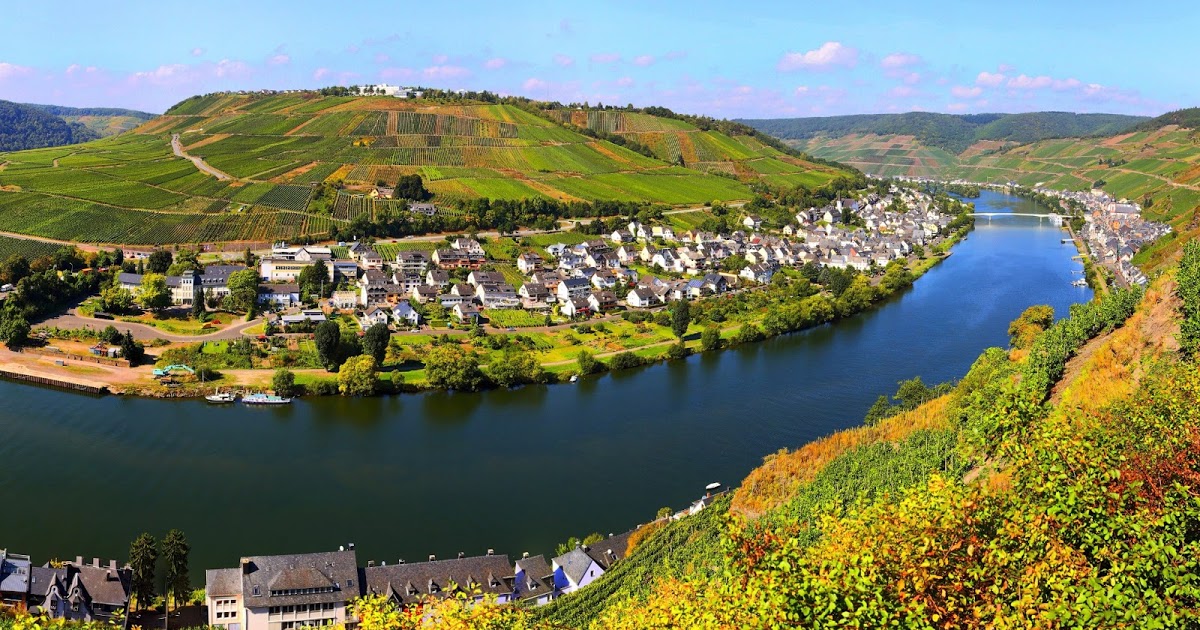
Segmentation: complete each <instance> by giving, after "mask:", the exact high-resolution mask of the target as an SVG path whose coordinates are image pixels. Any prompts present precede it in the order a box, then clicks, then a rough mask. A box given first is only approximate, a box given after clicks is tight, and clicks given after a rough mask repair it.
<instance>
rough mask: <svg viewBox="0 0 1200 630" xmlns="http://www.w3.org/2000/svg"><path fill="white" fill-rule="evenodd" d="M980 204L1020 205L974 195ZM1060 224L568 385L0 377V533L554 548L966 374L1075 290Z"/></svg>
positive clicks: (117, 540) (1080, 292)
mask: <svg viewBox="0 0 1200 630" xmlns="http://www.w3.org/2000/svg"><path fill="white" fill-rule="evenodd" d="M976 204H977V209H978V210H979V211H981V212H983V211H989V212H1004V211H1013V212H1018V211H1019V212H1030V211H1033V209H1034V206H1033V205H1032V203H1031V202H1028V201H1024V200H1020V199H1016V198H1013V197H1007V196H1004V195H1001V194H998V193H994V192H990V191H985V192H984V193H983V196H982V197H981V198H980V199H978V200H976ZM1036 211H1041V212H1044V211H1045V210H1044V209H1038V210H1036ZM1062 234H1063V233H1062V232H1061V231H1059V230H1058V229H1056V228H1053V227H1050V226H1049V223H1048V222H1041V223H1039V220H1038V219H1034V218H1018V217H1004V218H999V219H994V220H992V221H990V222H988V221H986V220H982V219H981V220H980V221H979V222H978V225H977V227H976V229H975V231H973V232H972V233H971V234H970V236H969V237H968V238H967V239H966V240H965V241H963V242H962V243H960V244H959V245H957V246H956V247H955V249H954V254H953V255H952V256H950V257H949V258H948V259H947V260H945V261H943V262H942V263H941V264H939V265H938V266H936V267H934V268H933V269H932V270H931V271H929V272H928V273H927V274H926V275H925V276H924V277H923V278H921V279H920V280H919V281H918V282H917V283H916V285H915V286H914V287H913V288H912V289H910V290H908V291H907V292H905V293H904V294H902V295H900V296H897V297H895V298H893V299H892V300H890V301H889V302H888V303H887V304H884V305H883V306H881V307H880V308H878V309H876V310H874V311H872V312H870V313H866V314H863V315H860V316H858V317H855V318H852V319H850V320H847V321H843V322H840V323H838V324H836V325H830V326H823V327H820V328H816V329H813V330H809V331H806V332H802V333H797V334H792V335H787V336H784V337H780V338H776V339H772V340H769V341H766V342H763V343H759V344H752V345H749V346H744V347H740V348H735V349H732V350H725V351H721V352H717V353H709V354H706V355H698V356H692V357H689V358H688V359H687V360H685V361H681V362H675V363H671V364H659V365H655V366H650V367H645V368H640V369H636V370H633V371H629V372H622V373H617V374H610V375H606V376H603V377H600V378H597V379H585V380H583V381H581V382H579V383H578V384H575V385H554V386H546V387H526V388H521V389H517V390H511V391H508V390H505V391H492V392H486V393H482V394H460V393H456V394H445V393H430V394H421V395H404V396H398V397H389V398H378V399H368V400H346V399H338V398H328V399H317V400H311V401H310V400H305V401H301V402H299V403H297V404H293V405H291V406H289V407H284V408H275V409H255V408H246V407H244V406H241V405H236V406H228V407H211V406H207V405H205V404H204V403H203V402H178V401H162V400H146V399H128V398H120V397H115V396H109V397H104V398H93V397H88V396H82V395H77V394H71V393H64V392H60V391H56V390H51V389H44V388H38V387H32V386H27V385H18V384H15V383H11V382H7V381H3V382H0V398H2V399H3V401H4V404H3V407H2V408H0V505H3V506H4V508H3V510H4V517H3V519H2V520H0V548H3V547H7V548H8V549H9V550H11V551H14V552H20V553H30V554H33V555H34V560H35V562H38V563H41V562H44V561H46V560H47V559H49V558H52V557H57V558H73V557H75V556H76V555H82V556H85V557H89V558H90V557H93V556H96V557H102V558H110V557H116V558H120V559H124V558H125V557H126V555H127V552H128V545H129V541H131V540H132V539H133V538H134V537H135V536H137V534H139V533H140V532H142V531H149V532H151V533H153V534H155V535H156V536H162V535H163V534H164V533H166V531H167V530H168V529H170V528H172V527H178V528H180V529H183V530H184V531H185V532H186V534H187V535H188V538H189V540H190V542H191V544H192V576H193V581H195V582H197V583H199V582H202V580H203V569H206V568H214V567H221V566H235V565H236V564H237V562H238V558H239V557H240V556H243V555H251V554H271V553H287V552H306V551H320V550H329V549H336V548H337V547H338V546H339V545H341V544H345V543H349V542H353V543H356V544H357V549H358V551H359V559H360V562H362V563H364V564H365V562H366V560H368V559H374V560H386V561H390V562H394V561H396V560H397V559H398V558H406V559H409V560H420V559H424V558H425V557H426V556H427V555H428V554H431V553H432V554H437V555H438V556H439V557H452V556H453V554H455V553H457V552H459V551H464V552H466V553H468V554H469V555H470V554H478V553H483V552H484V551H485V550H486V549H487V548H495V549H496V551H497V553H507V554H509V555H510V556H515V557H520V554H521V552H522V551H529V552H531V553H532V554H537V553H547V554H550V553H551V552H552V551H553V548H554V545H555V544H556V543H557V542H559V541H562V540H565V539H566V538H567V537H568V536H571V535H576V536H583V535H586V534H588V533H590V532H593V531H598V532H602V533H607V532H621V531H624V530H627V529H629V528H630V527H632V526H634V525H636V524H638V523H641V522H645V521H647V520H649V519H651V518H652V517H653V516H654V513H655V512H656V511H657V510H658V508H660V507H662V506H672V507H675V508H679V507H683V506H685V505H686V504H687V503H688V502H689V501H690V500H693V499H695V498H696V497H698V496H699V495H700V494H701V493H702V491H703V490H702V489H703V487H704V486H705V484H707V483H709V482H712V481H721V482H725V483H727V484H731V485H736V484H737V483H739V482H740V481H741V479H742V478H743V477H744V476H745V475H746V473H747V472H748V471H749V470H750V469H751V468H753V467H754V466H756V465H757V464H758V463H759V462H760V461H761V459H762V457H763V456H764V455H766V454H768V453H771V452H774V451H776V450H778V449H779V448H782V447H796V446H799V445H801V444H804V443H806V442H809V441H811V440H813V439H815V438H818V437H820V436H823V435H827V434H829V433H831V432H833V431H837V430H839V429H843V428H847V427H850V426H854V425H856V424H859V423H860V422H861V419H862V416H863V414H864V413H865V412H866V410H867V408H868V407H869V406H870V405H871V403H872V402H873V401H874V399H875V397H876V396H878V395H879V394H881V393H890V392H892V391H894V390H895V387H896V383H897V381H900V380H901V379H905V378H910V377H912V376H915V375H920V376H921V377H923V378H924V379H925V381H926V382H927V383H936V382H940V381H944V380H948V379H955V378H959V377H961V376H962V375H963V374H964V373H965V372H966V370H967V368H968V367H969V366H970V364H971V362H972V361H973V360H974V359H975V357H976V356H977V355H978V354H979V352H980V351H981V350H983V349H984V348H986V347H988V346H995V345H1005V344H1006V342H1007V337H1006V329H1007V327H1008V323H1009V321H1011V320H1012V319H1013V318H1015V317H1016V316H1017V315H1018V314H1019V313H1020V312H1021V311H1022V310H1023V309H1025V308H1026V307H1027V306H1030V305H1032V304H1043V303H1045V304H1051V305H1053V306H1054V308H1055V311H1056V313H1057V314H1058V315H1059V316H1060V317H1061V316H1063V315H1065V314H1066V310H1067V308H1068V306H1069V305H1070V304H1072V303H1074V302H1080V301H1086V300H1088V299H1090V298H1091V292H1090V290H1089V289H1085V288H1075V287H1072V286H1070V282H1071V280H1073V279H1075V278H1078V277H1079V275H1078V274H1073V273H1072V270H1073V269H1079V268H1080V267H1081V266H1080V264H1079V263H1078V262H1076V261H1073V260H1072V256H1074V255H1075V254H1076V252H1075V250H1074V249H1073V247H1072V246H1071V245H1070V244H1060V242H1059V239H1060V238H1061V236H1062Z"/></svg>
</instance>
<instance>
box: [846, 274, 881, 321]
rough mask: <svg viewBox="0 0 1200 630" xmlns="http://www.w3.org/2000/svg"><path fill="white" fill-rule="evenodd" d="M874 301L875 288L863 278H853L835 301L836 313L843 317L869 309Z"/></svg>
mask: <svg viewBox="0 0 1200 630" xmlns="http://www.w3.org/2000/svg"><path fill="white" fill-rule="evenodd" d="M874 301H875V287H873V286H871V281H870V280H867V278H866V277H865V276H855V277H854V280H851V281H850V286H848V287H846V290H845V291H843V292H842V294H841V295H840V296H839V297H838V299H837V309H838V313H839V314H840V315H841V316H842V317H845V316H847V315H853V314H855V313H860V312H862V311H865V310H867V309H868V308H870V306H871V303H872V302H874Z"/></svg>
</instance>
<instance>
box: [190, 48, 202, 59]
mask: <svg viewBox="0 0 1200 630" xmlns="http://www.w3.org/2000/svg"><path fill="white" fill-rule="evenodd" d="M203 54H204V49H203V48H198V47H197V48H193V49H192V56H193V57H199V56H200V55H203Z"/></svg>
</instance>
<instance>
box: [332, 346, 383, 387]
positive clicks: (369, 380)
mask: <svg viewBox="0 0 1200 630" xmlns="http://www.w3.org/2000/svg"><path fill="white" fill-rule="evenodd" d="M376 367H377V366H376V363H375V357H372V356H371V355H368V354H360V355H358V356H354V357H350V358H349V359H347V360H346V362H345V363H343V364H342V367H341V368H340V369H338V391H340V392H341V393H342V395H343V396H374V395H375V392H376V391H377V390H378V388H379V379H378V378H377V377H376V376H375V370H376Z"/></svg>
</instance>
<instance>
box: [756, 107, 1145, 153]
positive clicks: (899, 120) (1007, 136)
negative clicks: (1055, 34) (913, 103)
mask: <svg viewBox="0 0 1200 630" xmlns="http://www.w3.org/2000/svg"><path fill="white" fill-rule="evenodd" d="M1145 120H1147V119H1146V118H1145V117H1140V116H1124V115H1120V114H1074V113H1068V112H1032V113H1026V114H962V115H958V114H934V113H929V112H909V113H906V114H863V115H854V116H827V117H816V118H783V119H773V120H744V121H741V122H744V123H746V124H747V125H750V126H751V127H754V128H755V129H758V130H759V131H762V132H763V133H767V134H770V135H772V136H775V137H777V138H782V139H784V140H809V139H813V138H835V139H836V138H841V137H844V136H849V135H877V136H912V137H914V138H916V139H917V141H919V142H920V143H921V144H923V145H925V146H927V147H931V148H937V149H943V150H946V151H949V152H951V153H962V152H964V151H966V150H967V149H968V147H970V146H971V145H973V144H975V143H976V142H979V141H981V140H999V141H1003V142H1015V143H1020V144H1023V143H1027V142H1034V141H1037V140H1044V139H1046V138H1069V137H1083V136H1093V135H1108V134H1113V133H1117V132H1119V131H1123V130H1125V129H1128V128H1130V127H1132V126H1133V125H1135V124H1137V123H1139V122H1143V121H1145Z"/></svg>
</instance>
